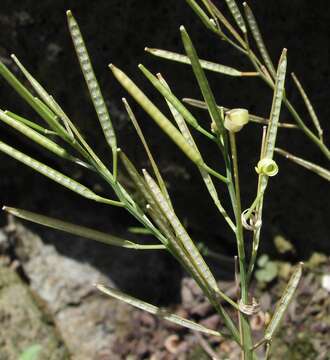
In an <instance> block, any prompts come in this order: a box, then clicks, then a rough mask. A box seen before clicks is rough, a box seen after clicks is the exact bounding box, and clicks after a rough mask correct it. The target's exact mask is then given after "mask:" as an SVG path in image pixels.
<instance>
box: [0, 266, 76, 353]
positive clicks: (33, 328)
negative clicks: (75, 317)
mask: <svg viewBox="0 0 330 360" xmlns="http://www.w3.org/2000/svg"><path fill="white" fill-rule="evenodd" d="M0 323H1V326H0V359H6V360H17V359H18V357H19V356H20V355H21V353H22V352H23V351H24V350H26V349H28V348H29V347H31V346H32V345H40V346H41V350H40V352H39V357H38V359H39V360H49V359H51V360H66V359H70V357H69V352H68V349H67V347H66V345H65V344H64V342H63V340H62V339H61V337H60V335H59V333H58V330H57V328H56V325H55V324H54V322H53V320H52V319H51V317H49V316H47V315H45V312H44V311H43V309H42V308H41V307H39V306H38V305H37V303H36V301H35V298H34V296H33V294H32V293H31V291H30V290H29V288H28V286H27V285H26V284H24V283H23V281H22V280H21V279H20V277H19V276H18V275H17V273H16V272H15V271H14V270H12V269H11V268H8V267H6V266H1V265H0Z"/></svg>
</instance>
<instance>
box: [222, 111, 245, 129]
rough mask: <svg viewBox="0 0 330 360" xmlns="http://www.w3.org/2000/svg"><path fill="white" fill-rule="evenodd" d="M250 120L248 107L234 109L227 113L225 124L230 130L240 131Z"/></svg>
mask: <svg viewBox="0 0 330 360" xmlns="http://www.w3.org/2000/svg"><path fill="white" fill-rule="evenodd" d="M248 122H249V112H248V111H247V110H246V109H232V110H230V111H228V112H227V113H226V116H225V122H224V126H225V128H226V129H227V130H228V131H230V132H238V131H240V130H241V129H242V127H243V126H244V125H246V124H247V123H248Z"/></svg>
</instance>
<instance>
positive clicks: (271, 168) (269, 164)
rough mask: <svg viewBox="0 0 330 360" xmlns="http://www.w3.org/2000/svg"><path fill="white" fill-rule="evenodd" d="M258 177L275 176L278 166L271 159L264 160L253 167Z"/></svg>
mask: <svg viewBox="0 0 330 360" xmlns="http://www.w3.org/2000/svg"><path fill="white" fill-rule="evenodd" d="M255 170H256V172H257V173H258V174H259V175H267V176H275V175H276V174H277V173H278V166H277V164H276V162H275V161H274V160H273V159H268V158H264V159H261V160H260V161H259V162H258V165H257V166H256V167H255Z"/></svg>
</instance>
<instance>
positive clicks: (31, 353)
mask: <svg viewBox="0 0 330 360" xmlns="http://www.w3.org/2000/svg"><path fill="white" fill-rule="evenodd" d="M41 351H42V346H41V345H39V344H35V345H31V346H29V347H28V348H27V349H25V350H24V351H23V353H22V354H21V355H20V356H19V358H18V360H37V359H38V358H39V354H40V352H41Z"/></svg>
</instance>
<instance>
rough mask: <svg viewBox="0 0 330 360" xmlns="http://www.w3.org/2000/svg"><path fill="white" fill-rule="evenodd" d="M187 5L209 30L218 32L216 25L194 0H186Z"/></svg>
mask: <svg viewBox="0 0 330 360" xmlns="http://www.w3.org/2000/svg"><path fill="white" fill-rule="evenodd" d="M186 1H187V3H188V5H189V6H190V7H191V8H192V9H193V11H194V12H195V14H196V15H197V16H198V17H199V18H200V19H201V21H202V23H203V24H204V25H205V26H206V27H207V28H208V29H209V30H211V31H213V32H215V33H218V31H219V30H218V29H217V27H216V26H215V25H214V23H213V22H212V21H211V20H210V18H209V17H208V16H207V14H206V13H205V12H204V10H203V9H202V8H201V7H200V6H199V5H198V4H197V2H196V1H195V0H186Z"/></svg>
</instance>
